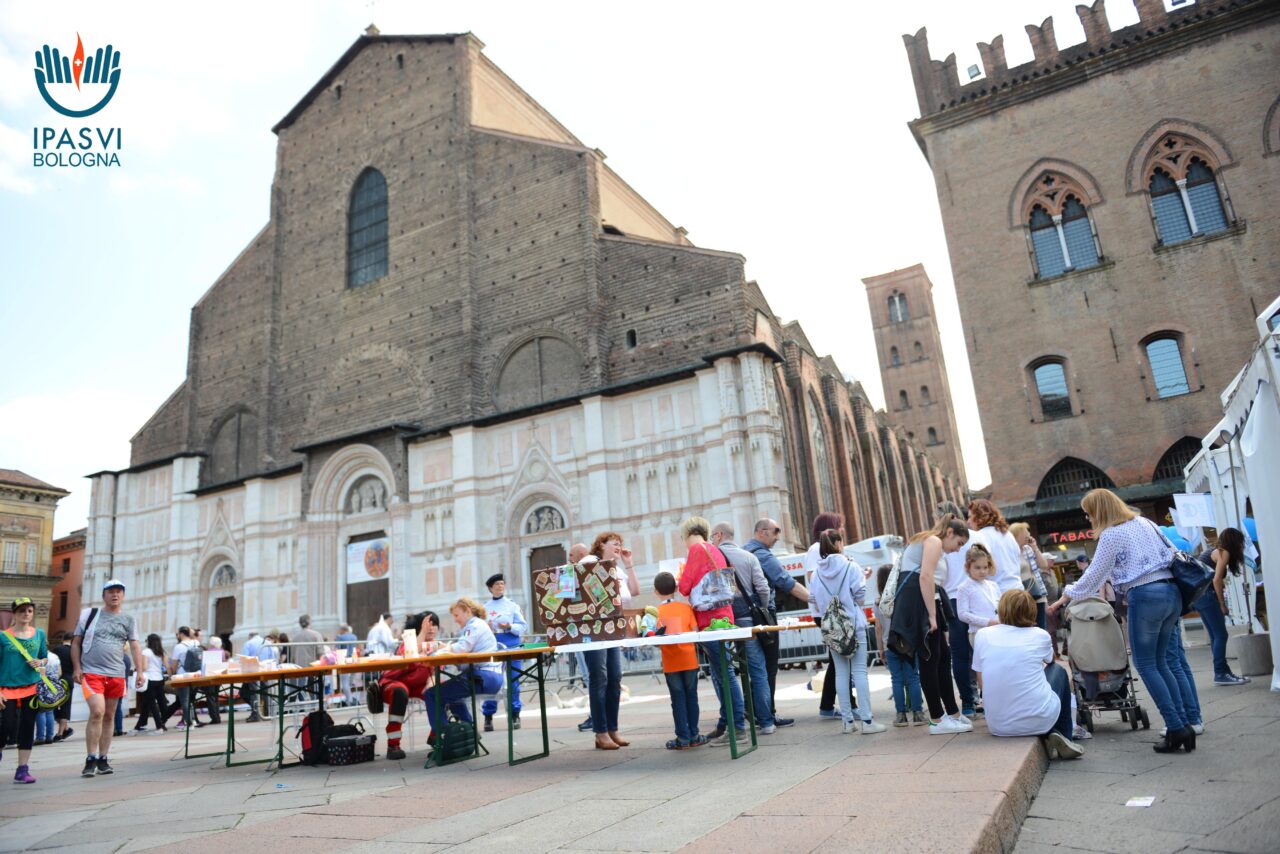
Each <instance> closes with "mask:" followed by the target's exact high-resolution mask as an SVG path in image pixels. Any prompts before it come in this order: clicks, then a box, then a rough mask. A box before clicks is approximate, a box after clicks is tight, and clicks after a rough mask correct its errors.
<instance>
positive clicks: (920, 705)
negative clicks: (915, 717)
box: [884, 649, 924, 712]
mask: <svg viewBox="0 0 1280 854" xmlns="http://www.w3.org/2000/svg"><path fill="white" fill-rule="evenodd" d="M884 660H885V664H886V665H887V666H888V668H889V677H890V678H891V679H893V708H894V710H895V711H898V712H909V711H910V712H923V711H924V697H923V696H922V695H921V694H920V674H919V673H917V672H916V662H915V659H914V658H903V657H902V656H900V655H898V654H897V653H896V652H894V651H893V650H891V649H885V651H884ZM908 696H909V697H910V700H911V706H910V708H908V707H907V699H908Z"/></svg>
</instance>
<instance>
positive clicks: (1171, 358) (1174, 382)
mask: <svg viewBox="0 0 1280 854" xmlns="http://www.w3.org/2000/svg"><path fill="white" fill-rule="evenodd" d="M1143 349H1144V350H1145V351H1146V354H1147V364H1148V365H1150V367H1151V384H1152V385H1153V386H1155V390H1156V397H1161V398H1164V397H1177V396H1178V395H1180V394H1187V393H1188V392H1190V391H1191V384H1190V383H1188V382H1187V369H1186V366H1185V365H1184V364H1183V362H1182V346H1181V341H1179V340H1178V336H1177V335H1175V334H1173V333H1170V332H1161V333H1158V334H1157V335H1156V336H1155V337H1153V338H1150V339H1148V340H1147V341H1146V342H1145V344H1144V345H1143Z"/></svg>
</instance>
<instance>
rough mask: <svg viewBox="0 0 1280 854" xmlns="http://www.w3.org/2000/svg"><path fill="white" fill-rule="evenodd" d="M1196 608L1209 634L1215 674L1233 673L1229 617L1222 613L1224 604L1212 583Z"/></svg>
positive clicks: (1201, 595)
mask: <svg viewBox="0 0 1280 854" xmlns="http://www.w3.org/2000/svg"><path fill="white" fill-rule="evenodd" d="M1195 609H1196V611H1198V612H1199V613H1200V622H1201V623H1203V624H1204V630H1205V632H1207V633H1208V635H1209V646H1210V648H1211V649H1212V650H1213V675H1214V676H1215V677H1217V676H1231V675H1233V674H1232V673H1231V667H1230V665H1228V664H1227V618H1226V615H1224V614H1223V613H1222V606H1221V605H1219V604H1218V593H1217V591H1215V590H1214V589H1213V585H1212V584H1210V585H1209V587H1208V589H1207V590H1205V591H1204V593H1201V594H1200V598H1199V599H1197V600H1196V601H1195Z"/></svg>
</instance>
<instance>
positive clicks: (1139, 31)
mask: <svg viewBox="0 0 1280 854" xmlns="http://www.w3.org/2000/svg"><path fill="white" fill-rule="evenodd" d="M1105 2H1106V0H1094V2H1093V5H1091V6H1083V5H1081V6H1076V14H1077V15H1079V16H1080V23H1081V24H1082V25H1083V27H1084V33H1085V40H1084V41H1083V42H1081V43H1080V44H1076V45H1071V46H1069V47H1065V48H1059V47H1058V43H1057V39H1056V38H1055V36H1054V32H1053V17H1052V16H1050V17H1048V18H1045V19H1044V21H1043V22H1041V23H1040V24H1039V25H1036V24H1028V25H1027V26H1026V31H1027V38H1028V39H1029V40H1030V41H1031V49H1032V52H1033V53H1034V56H1035V58H1034V59H1032V60H1031V61H1030V62H1027V63H1023V64H1022V65H1019V66H1017V67H1015V68H1009V67H1008V64H1007V63H1006V62H1005V53H1004V36H1003V35H998V36H996V37H995V38H993V39H992V40H991V41H990V42H980V43H979V44H978V53H979V54H980V56H981V57H982V68H983V72H984V76H983V77H982V78H980V79H978V80H974V81H973V82H971V83H967V84H962V83H961V82H960V78H959V76H958V75H957V73H956V55H955V54H954V53H952V54H949V55H948V56H947V58H946V59H944V60H941V61H939V60H936V59H934V58H933V57H932V56H930V54H929V36H928V33H927V32H926V29H925V28H924V27H921V28H920V30H919V31H918V32H917V33H916V34H915V35H904V36H903V37H902V40H903V42H904V43H905V45H906V48H907V60H908V62H909V63H910V65H911V76H912V77H913V78H914V80H915V84H916V100H917V101H918V103H919V106H920V118H921V119H924V118H928V117H930V116H934V115H936V114H938V113H942V112H945V111H947V110H952V109H955V108H957V107H959V106H961V105H964V104H970V103H973V102H976V101H979V100H982V99H984V98H994V97H995V96H996V95H998V94H1000V93H1003V92H1005V91H1006V90H1011V89H1014V88H1015V87H1021V86H1024V85H1027V84H1035V83H1039V82H1040V81H1047V80H1049V79H1062V80H1063V82H1064V83H1065V82H1067V81H1066V80H1065V78H1066V77H1067V76H1068V75H1069V74H1070V72H1072V71H1073V70H1075V69H1077V68H1078V69H1080V71H1081V72H1083V71H1084V69H1083V66H1086V65H1091V66H1092V65H1097V66H1104V65H1105V66H1108V67H1113V66H1114V67H1118V66H1119V65H1122V64H1125V63H1124V62H1123V61H1120V62H1115V63H1113V62H1112V60H1123V58H1124V57H1125V56H1126V55H1131V56H1132V58H1133V59H1134V60H1135V61H1138V60H1140V59H1142V58H1146V57H1148V56H1150V55H1151V54H1152V53H1153V52H1155V51H1162V50H1166V49H1173V48H1175V47H1177V46H1180V45H1181V44H1183V43H1184V40H1183V39H1181V38H1178V39H1176V40H1171V39H1167V38H1165V37H1167V36H1170V35H1172V34H1175V33H1185V34H1187V35H1192V34H1193V31H1197V30H1201V29H1205V30H1208V29H1213V30H1216V29H1218V27H1216V26H1213V24H1214V22H1218V23H1219V24H1226V25H1227V26H1228V27H1229V26H1230V25H1231V23H1230V22H1231V20H1232V19H1235V18H1237V17H1240V18H1243V17H1246V16H1247V17H1250V18H1252V17H1254V14H1253V13H1262V14H1264V15H1265V14H1268V13H1271V14H1274V13H1275V12H1277V11H1280V4H1278V3H1276V2H1274V0H1199V2H1197V3H1195V4H1192V5H1189V6H1187V7H1185V8H1181V9H1175V10H1173V11H1172V12H1170V11H1167V10H1166V9H1165V7H1164V2H1163V0H1133V3H1134V5H1135V6H1136V7H1137V9H1138V17H1139V21H1138V23H1136V24H1134V25H1132V26H1129V27H1125V28H1123V29H1120V30H1116V31H1112V29H1111V25H1110V24H1109V23H1108V22H1107V11H1106V6H1105ZM1158 41H1159V42H1161V43H1160V44H1159V46H1156V45H1157V42H1158ZM1106 70H1108V68H1098V69H1097V71H1095V70H1094V69H1093V68H1091V69H1090V71H1089V72H1088V73H1087V74H1085V73H1080V74H1072V75H1070V76H1073V77H1078V78H1079V80H1080V81H1083V80H1084V79H1086V78H1087V76H1090V75H1092V74H1094V73H1098V72H1101V73H1105V71H1106Z"/></svg>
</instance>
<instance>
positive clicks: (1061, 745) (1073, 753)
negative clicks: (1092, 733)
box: [1049, 731, 1084, 759]
mask: <svg viewBox="0 0 1280 854" xmlns="http://www.w3.org/2000/svg"><path fill="white" fill-rule="evenodd" d="M1049 744H1050V746H1051V747H1052V748H1053V751H1054V752H1055V753H1056V754H1057V756H1058V758H1059V759H1079V758H1080V757H1081V756H1084V748H1083V747H1081V746H1080V745H1078V744H1076V743H1075V742H1074V741H1071V740H1070V739H1068V738H1064V737H1063V736H1062V733H1060V732H1057V731H1054V732H1051V733H1049Z"/></svg>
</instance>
